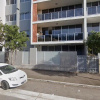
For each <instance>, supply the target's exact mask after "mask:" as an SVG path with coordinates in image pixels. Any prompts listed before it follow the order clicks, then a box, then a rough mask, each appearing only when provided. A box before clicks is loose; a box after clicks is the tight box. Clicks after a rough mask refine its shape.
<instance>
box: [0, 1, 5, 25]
mask: <svg viewBox="0 0 100 100" xmlns="http://www.w3.org/2000/svg"><path fill="white" fill-rule="evenodd" d="M5 6H6V0H0V17H1V19H0V20H2V23H3V24H5Z"/></svg>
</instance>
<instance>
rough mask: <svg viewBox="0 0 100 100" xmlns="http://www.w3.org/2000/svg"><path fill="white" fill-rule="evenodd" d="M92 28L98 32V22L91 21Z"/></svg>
mask: <svg viewBox="0 0 100 100" xmlns="http://www.w3.org/2000/svg"><path fill="white" fill-rule="evenodd" d="M92 30H93V31H96V32H98V31H99V23H93V24H92Z"/></svg>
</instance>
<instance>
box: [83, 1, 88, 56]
mask: <svg viewBox="0 0 100 100" xmlns="http://www.w3.org/2000/svg"><path fill="white" fill-rule="evenodd" d="M83 9H84V10H83V11H84V22H83V32H84V35H83V39H84V41H86V40H87V37H88V33H87V0H83ZM84 51H85V55H87V54H88V47H87V46H86V45H84Z"/></svg>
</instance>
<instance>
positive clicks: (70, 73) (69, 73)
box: [32, 69, 77, 77]
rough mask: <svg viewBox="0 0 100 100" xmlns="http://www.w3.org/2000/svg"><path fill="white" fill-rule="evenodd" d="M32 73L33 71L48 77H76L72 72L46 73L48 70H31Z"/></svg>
mask: <svg viewBox="0 0 100 100" xmlns="http://www.w3.org/2000/svg"><path fill="white" fill-rule="evenodd" d="M32 71H35V72H37V73H39V74H42V75H48V76H64V77H70V76H76V75H77V74H76V73H74V72H62V71H48V70H39V69H38V70H37V69H32Z"/></svg>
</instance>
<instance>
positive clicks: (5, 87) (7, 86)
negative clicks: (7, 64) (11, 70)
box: [1, 81, 9, 90]
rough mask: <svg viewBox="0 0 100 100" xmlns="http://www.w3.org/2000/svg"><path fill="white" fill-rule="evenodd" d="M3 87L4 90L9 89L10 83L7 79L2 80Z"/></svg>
mask: <svg viewBox="0 0 100 100" xmlns="http://www.w3.org/2000/svg"><path fill="white" fill-rule="evenodd" d="M1 87H2V89H4V90H7V89H9V84H8V82H7V81H2V82H1Z"/></svg>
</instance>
